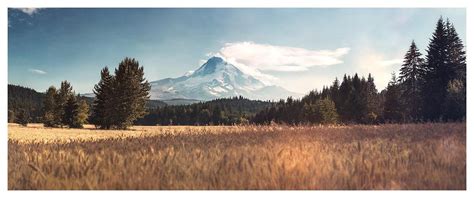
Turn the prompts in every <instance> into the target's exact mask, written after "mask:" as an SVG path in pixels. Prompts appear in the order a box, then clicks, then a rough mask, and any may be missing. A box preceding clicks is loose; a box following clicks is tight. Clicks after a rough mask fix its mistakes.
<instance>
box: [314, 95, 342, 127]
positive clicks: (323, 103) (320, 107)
mask: <svg viewBox="0 0 474 198" xmlns="http://www.w3.org/2000/svg"><path fill="white" fill-rule="evenodd" d="M316 107H317V114H318V121H319V123H321V124H336V123H337V122H338V117H339V116H338V115H337V110H336V105H335V104H334V102H333V101H332V100H331V99H329V98H325V99H321V100H318V101H317V102H316Z"/></svg>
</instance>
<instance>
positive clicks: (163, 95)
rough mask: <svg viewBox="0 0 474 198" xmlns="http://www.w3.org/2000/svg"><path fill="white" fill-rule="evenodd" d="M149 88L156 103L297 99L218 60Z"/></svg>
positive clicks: (211, 60)
mask: <svg viewBox="0 0 474 198" xmlns="http://www.w3.org/2000/svg"><path fill="white" fill-rule="evenodd" d="M150 84H151V91H150V95H151V96H150V99H158V100H169V99H173V98H186V99H198V100H212V99H216V98H223V97H232V96H239V95H241V96H243V97H246V98H250V99H260V100H277V99H281V98H286V97H288V96H299V94H297V93H293V92H290V91H287V90H285V89H284V88H282V87H279V86H275V85H268V84H267V83H263V82H262V81H260V80H258V79H257V78H256V77H254V76H252V75H250V74H247V73H244V72H242V71H241V70H239V69H238V68H237V67H236V66H234V65H232V64H229V63H228V62H226V61H224V60H223V59H222V58H220V57H212V58H210V59H209V60H208V61H207V62H206V63H204V64H203V65H202V66H201V67H199V68H198V69H197V70H195V71H190V72H187V73H186V74H185V75H183V76H181V77H178V78H165V79H162V80H158V81H153V82H151V83H150Z"/></svg>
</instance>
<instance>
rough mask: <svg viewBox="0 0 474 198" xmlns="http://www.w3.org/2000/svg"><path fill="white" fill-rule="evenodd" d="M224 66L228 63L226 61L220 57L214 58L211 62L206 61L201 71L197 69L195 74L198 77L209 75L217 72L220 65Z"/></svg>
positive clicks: (200, 68)
mask: <svg viewBox="0 0 474 198" xmlns="http://www.w3.org/2000/svg"><path fill="white" fill-rule="evenodd" d="M221 64H224V65H226V64H227V63H226V62H225V61H224V59H222V58H220V57H216V56H213V57H212V58H210V59H209V60H207V61H206V63H204V64H203V65H202V66H201V67H199V69H197V70H196V71H195V72H194V74H196V75H207V74H212V73H214V71H215V70H216V68H217V66H218V65H221Z"/></svg>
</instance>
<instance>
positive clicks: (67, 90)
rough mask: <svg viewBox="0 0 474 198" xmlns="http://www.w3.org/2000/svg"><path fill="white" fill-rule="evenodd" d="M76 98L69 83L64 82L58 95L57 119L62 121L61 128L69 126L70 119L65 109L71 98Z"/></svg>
mask: <svg viewBox="0 0 474 198" xmlns="http://www.w3.org/2000/svg"><path fill="white" fill-rule="evenodd" d="M72 96H74V95H73V93H72V86H71V84H70V83H69V82H68V81H62V82H61V87H60V88H59V90H58V94H57V95H56V100H55V101H56V110H55V114H56V116H55V117H56V118H58V119H59V120H60V123H59V125H60V126H61V127H63V126H65V125H68V120H67V119H68V118H67V117H66V115H65V109H66V105H67V101H68V100H69V98H70V97H72Z"/></svg>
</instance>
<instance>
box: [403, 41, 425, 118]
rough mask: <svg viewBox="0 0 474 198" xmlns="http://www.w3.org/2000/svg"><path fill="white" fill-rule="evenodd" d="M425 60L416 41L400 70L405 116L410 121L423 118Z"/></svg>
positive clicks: (412, 44)
mask: <svg viewBox="0 0 474 198" xmlns="http://www.w3.org/2000/svg"><path fill="white" fill-rule="evenodd" d="M423 64H424V60H423V58H421V53H420V52H419V50H418V48H417V47H416V44H415V41H412V42H411V45H410V49H409V50H408V51H407V53H406V54H405V60H404V62H403V65H402V67H401V69H400V75H399V77H398V82H399V83H400V86H401V99H402V105H403V107H404V109H403V111H404V114H405V115H407V117H408V118H409V119H410V120H417V119H419V118H420V117H421V110H422V109H421V105H422V95H421V86H422V77H423V75H424V74H425V72H424V70H423Z"/></svg>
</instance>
